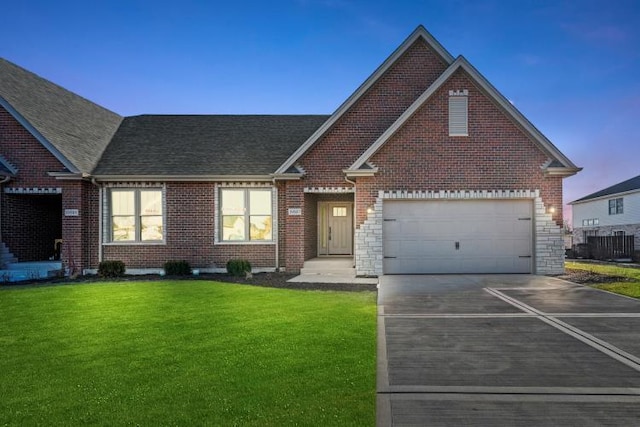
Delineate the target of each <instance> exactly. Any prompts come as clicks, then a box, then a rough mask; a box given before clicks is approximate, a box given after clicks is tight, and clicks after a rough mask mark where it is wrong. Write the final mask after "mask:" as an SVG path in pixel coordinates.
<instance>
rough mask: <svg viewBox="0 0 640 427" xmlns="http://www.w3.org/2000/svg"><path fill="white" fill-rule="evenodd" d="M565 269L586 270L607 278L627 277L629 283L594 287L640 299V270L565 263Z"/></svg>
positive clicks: (612, 283)
mask: <svg viewBox="0 0 640 427" xmlns="http://www.w3.org/2000/svg"><path fill="white" fill-rule="evenodd" d="M565 267H566V268H570V269H573V270H585V271H589V272H591V273H597V274H604V275H607V276H615V277H625V278H627V279H630V280H628V281H620V282H611V283H603V284H598V285H594V287H595V288H598V289H604V290H606V291H610V292H615V293H617V294H621V295H627V296H630V297H634V298H640V268H630V267H617V266H614V265H601V264H591V263H586V262H571V261H567V262H565Z"/></svg>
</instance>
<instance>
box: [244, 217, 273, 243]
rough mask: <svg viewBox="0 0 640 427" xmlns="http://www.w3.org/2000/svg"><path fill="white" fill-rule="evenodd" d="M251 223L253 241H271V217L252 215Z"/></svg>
mask: <svg viewBox="0 0 640 427" xmlns="http://www.w3.org/2000/svg"><path fill="white" fill-rule="evenodd" d="M249 223H250V226H249V238H250V239H251V240H271V215H252V216H251V218H250V220H249Z"/></svg>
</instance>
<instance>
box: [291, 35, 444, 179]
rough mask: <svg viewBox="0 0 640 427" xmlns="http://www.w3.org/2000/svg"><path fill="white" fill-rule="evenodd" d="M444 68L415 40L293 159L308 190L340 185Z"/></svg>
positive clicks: (419, 40)
mask: <svg viewBox="0 0 640 427" xmlns="http://www.w3.org/2000/svg"><path fill="white" fill-rule="evenodd" d="M446 67H447V64H446V63H445V62H444V61H443V60H442V59H441V58H440V57H439V55H438V54H437V53H436V52H435V51H434V50H433V48H432V47H431V46H429V45H428V43H426V42H425V41H424V39H422V38H418V39H417V40H415V41H414V42H413V44H411V45H410V46H408V47H407V48H406V49H405V51H404V52H403V54H402V55H401V56H399V57H398V58H397V59H396V61H395V62H394V63H393V64H392V65H391V66H390V67H389V68H388V69H387V70H386V72H385V73H384V74H383V75H381V76H380V77H379V78H378V80H377V81H376V82H375V83H374V84H373V85H371V87H370V88H369V89H368V90H367V91H366V92H365V93H364V94H362V96H361V97H360V98H359V99H358V100H357V102H355V103H354V104H353V105H352V106H351V107H350V108H349V109H348V110H347V111H345V112H344V113H343V114H342V115H341V116H340V117H339V118H338V119H336V120H335V121H334V124H333V126H332V127H331V128H330V129H328V130H327V131H326V132H325V134H324V135H322V136H321V137H319V138H318V140H317V141H316V142H315V143H314V145H313V146H312V147H310V148H309V149H308V151H307V152H306V153H304V154H303V155H302V156H301V157H300V159H298V164H300V166H301V167H302V168H303V169H304V170H305V180H306V181H307V183H308V185H316V184H317V185H322V183H324V184H325V185H328V184H341V183H343V182H344V173H343V172H342V170H343V169H344V168H346V167H348V166H349V165H350V164H351V163H352V162H353V161H354V160H355V159H356V158H357V157H358V156H359V155H360V154H362V153H363V152H364V151H365V150H366V149H367V148H368V147H369V146H370V145H371V142H372V141H375V140H376V138H378V137H379V136H380V135H381V134H382V133H383V132H384V131H385V129H387V128H388V127H389V126H390V125H391V124H392V123H393V122H394V121H395V120H396V119H397V118H398V117H399V116H400V115H401V114H402V112H403V111H405V110H406V109H407V108H408V107H409V106H410V105H411V104H412V103H413V102H414V100H415V99H416V98H417V97H418V96H419V95H420V94H421V93H422V92H423V91H424V90H425V89H426V88H427V87H429V86H430V85H431V84H432V83H433V81H434V80H436V79H437V77H438V76H439V75H440V74H441V73H442V72H443V71H444V70H445V69H446Z"/></svg>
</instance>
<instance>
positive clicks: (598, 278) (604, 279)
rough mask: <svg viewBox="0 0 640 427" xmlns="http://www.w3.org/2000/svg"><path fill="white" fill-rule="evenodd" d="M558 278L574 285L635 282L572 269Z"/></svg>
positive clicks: (625, 278)
mask: <svg viewBox="0 0 640 427" xmlns="http://www.w3.org/2000/svg"><path fill="white" fill-rule="evenodd" d="M557 277H558V279H564V280H568V281H570V282H573V283H580V284H583V285H591V284H599V283H613V282H631V281H633V279H630V278H628V277H621V276H608V275H606V274H598V273H594V272H591V271H586V270H574V269H571V268H566V269H565V273H564V274H562V275H560V276H557Z"/></svg>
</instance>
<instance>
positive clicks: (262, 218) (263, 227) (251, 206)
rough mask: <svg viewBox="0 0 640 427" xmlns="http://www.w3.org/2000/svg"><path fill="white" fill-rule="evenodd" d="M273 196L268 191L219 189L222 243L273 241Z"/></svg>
mask: <svg viewBox="0 0 640 427" xmlns="http://www.w3.org/2000/svg"><path fill="white" fill-rule="evenodd" d="M272 194H273V193H272V191H271V189H260V190H257V189H242V190H238V189H233V190H230V189H221V190H220V222H221V224H220V229H221V233H220V234H221V240H222V241H233V242H247V241H271V240H273V226H272V210H273V206H272Z"/></svg>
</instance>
